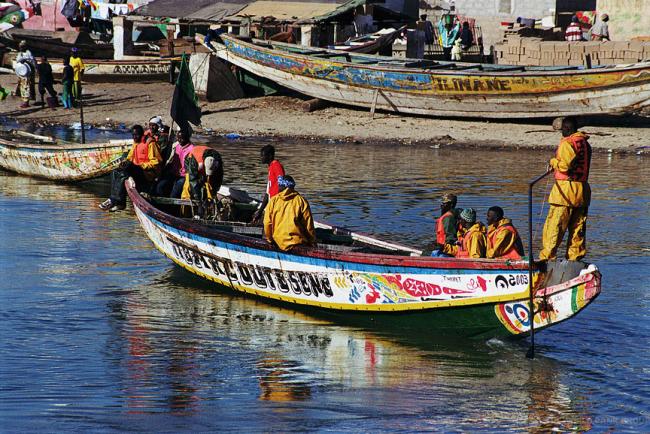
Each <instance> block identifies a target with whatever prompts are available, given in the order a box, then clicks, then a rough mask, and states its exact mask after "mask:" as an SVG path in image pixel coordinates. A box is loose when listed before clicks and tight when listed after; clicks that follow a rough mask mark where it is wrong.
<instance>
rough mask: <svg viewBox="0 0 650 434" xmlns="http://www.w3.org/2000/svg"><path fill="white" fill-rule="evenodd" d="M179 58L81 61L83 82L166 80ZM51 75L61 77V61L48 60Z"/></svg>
mask: <svg viewBox="0 0 650 434" xmlns="http://www.w3.org/2000/svg"><path fill="white" fill-rule="evenodd" d="M180 60H181V59H180V58H173V59H172V58H166V59H160V58H154V59H132V60H103V59H83V61H84V68H85V69H84V76H83V79H84V81H92V82H112V81H121V80H129V81H133V80H138V81H147V80H161V79H168V78H169V74H170V69H171V68H172V67H173V62H175V61H178V62H180ZM48 61H49V62H50V64H51V65H52V73H53V74H54V75H57V76H62V75H63V59H48Z"/></svg>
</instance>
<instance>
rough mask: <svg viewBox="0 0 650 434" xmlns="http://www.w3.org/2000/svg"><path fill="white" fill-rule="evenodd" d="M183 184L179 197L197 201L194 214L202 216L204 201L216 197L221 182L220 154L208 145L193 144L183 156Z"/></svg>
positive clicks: (221, 163) (204, 207)
mask: <svg viewBox="0 0 650 434" xmlns="http://www.w3.org/2000/svg"><path fill="white" fill-rule="evenodd" d="M185 172H186V173H185V184H184V185H183V193H182V194H181V199H194V200H197V201H199V207H198V211H197V213H196V215H198V216H199V217H203V215H204V213H205V209H206V203H207V202H208V201H209V200H213V199H216V197H217V192H218V191H219V188H221V184H222V183H223V161H222V160H221V154H219V152H217V150H216V149H213V148H210V147H209V146H194V148H193V149H192V152H190V153H189V154H188V155H187V157H185Z"/></svg>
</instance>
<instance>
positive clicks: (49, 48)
mask: <svg viewBox="0 0 650 434" xmlns="http://www.w3.org/2000/svg"><path fill="white" fill-rule="evenodd" d="M22 41H25V43H26V44H27V48H28V49H29V50H30V51H31V53H32V55H34V56H35V57H39V56H47V57H60V58H63V57H65V56H69V55H70V52H71V50H72V48H73V47H74V48H76V49H77V50H78V54H79V57H81V58H82V59H112V58H113V51H114V50H113V44H105V43H100V42H97V41H95V40H94V39H92V38H91V37H90V36H89V35H88V33H80V32H53V31H47V30H32V29H18V28H15V29H11V30H8V31H6V32H2V33H0V43H2V44H4V45H5V46H7V47H9V48H12V49H14V50H18V49H19V44H20V42H22Z"/></svg>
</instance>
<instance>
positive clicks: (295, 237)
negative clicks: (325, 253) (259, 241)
mask: <svg viewBox="0 0 650 434" xmlns="http://www.w3.org/2000/svg"><path fill="white" fill-rule="evenodd" d="M278 185H279V187H280V193H278V194H276V195H275V196H273V197H272V198H271V200H270V201H269V203H268V205H267V206H266V209H265V211H264V237H265V238H266V240H267V241H268V242H269V243H272V244H275V245H277V246H278V247H279V248H280V250H284V251H290V250H291V249H293V248H294V247H295V246H299V245H307V246H314V245H316V231H315V230H314V219H313V217H312V215H311V209H310V208H309V203H307V201H306V200H305V199H304V198H303V197H302V196H301V195H300V194H298V192H297V191H296V190H294V188H295V186H296V183H295V181H294V180H293V178H292V177H291V176H288V175H286V176H278Z"/></svg>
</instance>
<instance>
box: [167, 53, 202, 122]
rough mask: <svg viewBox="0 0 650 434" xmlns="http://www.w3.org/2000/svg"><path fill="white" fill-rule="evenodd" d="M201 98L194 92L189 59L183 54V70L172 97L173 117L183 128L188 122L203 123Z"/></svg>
mask: <svg viewBox="0 0 650 434" xmlns="http://www.w3.org/2000/svg"><path fill="white" fill-rule="evenodd" d="M198 103H199V100H198V98H197V97H196V93H195V92H194V85H193V84H192V75H191V74H190V68H189V65H188V63H187V59H186V58H185V55H184V54H183V60H182V61H181V71H180V73H179V74H178V80H176V87H175V88H174V98H173V99H172V109H171V113H170V114H171V117H172V119H174V121H175V122H176V123H177V124H178V125H179V126H180V127H181V128H183V127H184V126H186V125H187V123H188V122H191V123H193V124H194V125H200V124H201V108H200V107H199V104H198Z"/></svg>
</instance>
